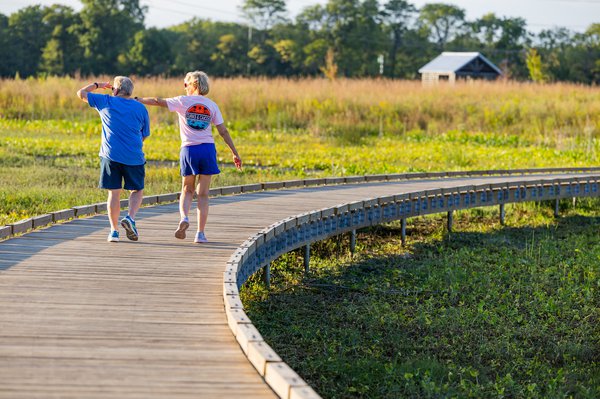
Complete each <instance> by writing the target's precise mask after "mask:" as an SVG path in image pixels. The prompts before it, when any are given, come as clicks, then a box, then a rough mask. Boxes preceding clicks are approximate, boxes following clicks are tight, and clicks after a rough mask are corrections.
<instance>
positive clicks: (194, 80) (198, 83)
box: [183, 71, 210, 96]
mask: <svg viewBox="0 0 600 399" xmlns="http://www.w3.org/2000/svg"><path fill="white" fill-rule="evenodd" d="M183 81H184V82H185V83H187V84H189V85H192V87H195V88H197V89H198V91H199V92H200V94H202V95H203V96H205V95H207V94H208V91H209V90H210V85H209V83H208V75H207V74H206V73H204V72H202V71H194V72H188V73H187V75H185V79H184V80H183Z"/></svg>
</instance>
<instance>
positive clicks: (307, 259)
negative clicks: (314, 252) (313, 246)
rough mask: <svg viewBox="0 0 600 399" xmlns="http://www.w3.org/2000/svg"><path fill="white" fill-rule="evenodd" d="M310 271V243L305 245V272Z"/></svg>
mask: <svg viewBox="0 0 600 399" xmlns="http://www.w3.org/2000/svg"><path fill="white" fill-rule="evenodd" d="M309 272H310V244H306V246H305V247H304V273H306V274H308V273H309Z"/></svg>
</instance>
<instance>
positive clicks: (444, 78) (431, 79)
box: [421, 72, 456, 86]
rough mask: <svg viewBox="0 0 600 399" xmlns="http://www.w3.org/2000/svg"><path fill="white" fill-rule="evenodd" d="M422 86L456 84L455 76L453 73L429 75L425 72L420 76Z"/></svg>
mask: <svg viewBox="0 0 600 399" xmlns="http://www.w3.org/2000/svg"><path fill="white" fill-rule="evenodd" d="M421 82H422V84H423V86H433V85H437V84H440V83H444V82H447V83H449V84H454V83H456V74H455V73H454V72H447V73H429V72H425V73H423V74H422V75H421Z"/></svg>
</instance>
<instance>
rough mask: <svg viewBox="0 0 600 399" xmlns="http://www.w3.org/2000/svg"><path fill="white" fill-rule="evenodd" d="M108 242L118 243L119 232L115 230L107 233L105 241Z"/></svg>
mask: <svg viewBox="0 0 600 399" xmlns="http://www.w3.org/2000/svg"><path fill="white" fill-rule="evenodd" d="M106 241H108V242H119V232H118V231H116V230H113V231H111V232H110V233H108V238H107V239H106Z"/></svg>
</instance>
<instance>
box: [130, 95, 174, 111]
mask: <svg viewBox="0 0 600 399" xmlns="http://www.w3.org/2000/svg"><path fill="white" fill-rule="evenodd" d="M135 99H136V100H137V101H139V102H141V103H142V104H144V105H155V106H157V107H165V108H167V100H165V99H164V98H160V97H135Z"/></svg>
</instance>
